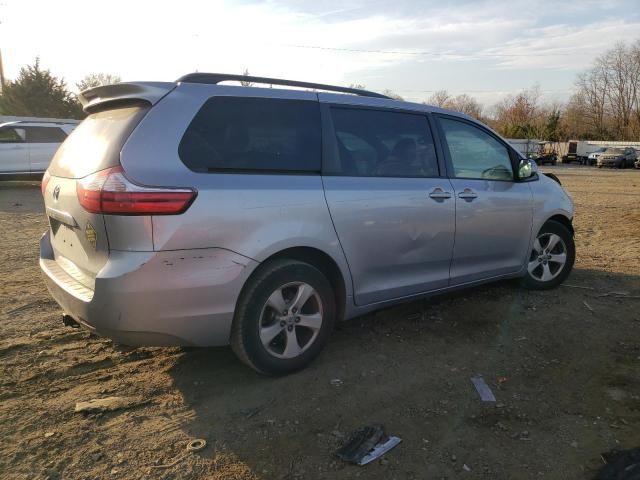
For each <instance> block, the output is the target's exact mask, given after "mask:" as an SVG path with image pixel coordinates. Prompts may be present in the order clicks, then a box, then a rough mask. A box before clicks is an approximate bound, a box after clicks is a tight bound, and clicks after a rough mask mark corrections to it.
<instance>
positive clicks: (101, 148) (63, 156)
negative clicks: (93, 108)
mask: <svg viewBox="0 0 640 480" xmlns="http://www.w3.org/2000/svg"><path fill="white" fill-rule="evenodd" d="M147 111H148V106H146V105H144V106H143V105H134V106H127V107H122V108H114V109H111V110H104V111H101V112H96V113H92V114H91V115H89V116H88V117H87V118H85V119H84V120H83V121H82V123H81V124H80V125H78V126H77V127H76V128H75V129H74V130H73V132H71V134H69V138H67V139H66V140H65V142H64V143H63V144H62V145H60V148H59V149H58V151H57V152H56V154H55V155H54V157H53V160H52V161H51V165H49V173H50V174H51V175H53V176H55V177H67V178H81V177H84V176H86V175H89V174H90V173H93V172H97V171H98V170H103V169H105V168H109V167H113V166H115V165H118V163H119V162H120V150H122V146H123V145H124V142H125V141H126V140H127V138H129V135H130V134H131V132H132V131H133V129H134V128H135V127H136V125H138V123H139V122H140V120H141V119H142V117H143V116H144V115H145V113H146V112H147Z"/></svg>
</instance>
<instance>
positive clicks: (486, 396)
mask: <svg viewBox="0 0 640 480" xmlns="http://www.w3.org/2000/svg"><path fill="white" fill-rule="evenodd" d="M471 382H473V385H474V386H475V387H476V391H477V392H478V395H480V400H482V401H483V402H495V401H496V397H495V396H494V395H493V392H492V391H491V389H490V388H489V385H487V382H485V381H484V378H482V375H476V376H475V377H472V378H471Z"/></svg>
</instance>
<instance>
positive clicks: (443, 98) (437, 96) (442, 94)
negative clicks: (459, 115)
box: [427, 90, 451, 108]
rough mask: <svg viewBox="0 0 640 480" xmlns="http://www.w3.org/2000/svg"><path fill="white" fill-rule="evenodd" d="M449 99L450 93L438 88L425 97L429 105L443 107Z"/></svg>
mask: <svg viewBox="0 0 640 480" xmlns="http://www.w3.org/2000/svg"><path fill="white" fill-rule="evenodd" d="M450 99H451V95H449V92H447V91H446V90H438V91H437V92H435V93H434V94H433V95H431V96H430V97H429V98H428V99H427V103H428V104H429V105H434V106H436V107H440V108H445V107H446V104H447V102H448V101H449V100H450Z"/></svg>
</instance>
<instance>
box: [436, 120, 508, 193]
mask: <svg viewBox="0 0 640 480" xmlns="http://www.w3.org/2000/svg"><path fill="white" fill-rule="evenodd" d="M440 123H441V125H442V129H443V130H444V136H445V139H446V141H447V145H448V147H449V154H450V156H451V163H452V164H453V172H454V176H455V177H457V178H482V179H488V180H513V169H512V167H511V159H510V158H509V150H508V149H507V147H506V146H504V145H503V144H502V143H500V142H499V141H498V140H496V139H495V138H494V137H493V136H491V135H489V134H488V133H487V132H485V131H484V130H482V129H480V128H478V127H474V126H473V125H470V124H468V123H465V122H460V121H457V120H451V119H444V118H441V119H440Z"/></svg>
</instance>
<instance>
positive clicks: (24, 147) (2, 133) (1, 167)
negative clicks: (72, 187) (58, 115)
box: [0, 121, 77, 180]
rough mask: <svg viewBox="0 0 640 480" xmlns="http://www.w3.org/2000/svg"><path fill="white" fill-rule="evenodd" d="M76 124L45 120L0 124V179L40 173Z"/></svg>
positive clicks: (32, 175)
mask: <svg viewBox="0 0 640 480" xmlns="http://www.w3.org/2000/svg"><path fill="white" fill-rule="evenodd" d="M76 126H77V124H76V123H63V122H44V121H43V122H32V121H15V122H7V123H2V124H0V180H2V179H5V180H7V179H18V178H29V177H36V178H37V177H41V176H42V175H43V174H44V172H45V170H46V169H47V167H48V166H49V163H50V162H51V159H52V158H53V155H54V154H55V153H56V150H57V149H58V147H59V146H60V144H61V143H62V142H64V141H65V139H66V138H67V136H68V135H69V134H70V133H71V132H72V131H73V129H74V128H75V127H76Z"/></svg>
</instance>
